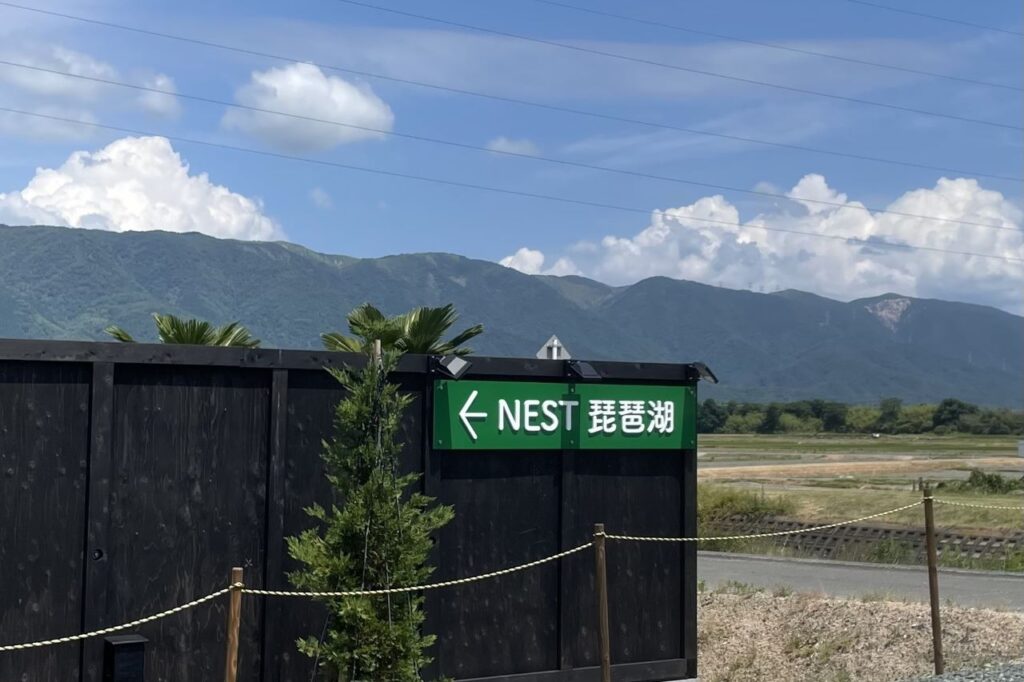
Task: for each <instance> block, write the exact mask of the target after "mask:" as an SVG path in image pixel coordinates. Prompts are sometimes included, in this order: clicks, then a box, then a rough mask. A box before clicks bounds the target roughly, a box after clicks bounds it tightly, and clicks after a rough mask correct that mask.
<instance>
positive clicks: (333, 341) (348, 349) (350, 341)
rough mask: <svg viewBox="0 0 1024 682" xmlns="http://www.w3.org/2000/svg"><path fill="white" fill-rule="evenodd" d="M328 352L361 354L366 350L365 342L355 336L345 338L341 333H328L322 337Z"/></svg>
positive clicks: (321, 339)
mask: <svg viewBox="0 0 1024 682" xmlns="http://www.w3.org/2000/svg"><path fill="white" fill-rule="evenodd" d="M320 341H322V342H323V344H324V348H326V349H327V350H333V351H340V352H343V353H361V352H363V350H364V349H365V347H366V346H365V341H363V340H362V339H358V338H355V337H353V336H345V335H344V334H342V333H341V332H326V333H324V334H321V335H320Z"/></svg>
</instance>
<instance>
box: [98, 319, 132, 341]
mask: <svg viewBox="0 0 1024 682" xmlns="http://www.w3.org/2000/svg"><path fill="white" fill-rule="evenodd" d="M103 333H104V334H109V335H110V336H113V337H114V339H116V340H117V341H120V342H121V343H135V338H134V337H133V336H132V335H131V334H129V333H128V332H126V331H125V330H124V329H122V328H121V327H118V326H117V325H116V324H112V325H110V326H109V327H107V328H106V329H104V330H103Z"/></svg>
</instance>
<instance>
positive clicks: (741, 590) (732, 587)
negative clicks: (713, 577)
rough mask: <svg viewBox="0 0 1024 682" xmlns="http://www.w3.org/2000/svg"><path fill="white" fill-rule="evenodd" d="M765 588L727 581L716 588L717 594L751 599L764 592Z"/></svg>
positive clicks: (737, 581) (736, 581)
mask: <svg viewBox="0 0 1024 682" xmlns="http://www.w3.org/2000/svg"><path fill="white" fill-rule="evenodd" d="M763 591H764V588H761V587H758V586H757V585H751V584H750V583H744V582H740V581H739V580H726V581H725V582H724V583H722V584H721V585H719V586H718V587H716V588H715V590H714V593H715V594H735V595H739V596H741V597H749V596H751V595H754V594H757V593H758V592H763Z"/></svg>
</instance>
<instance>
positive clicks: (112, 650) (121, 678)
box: [103, 635, 149, 682]
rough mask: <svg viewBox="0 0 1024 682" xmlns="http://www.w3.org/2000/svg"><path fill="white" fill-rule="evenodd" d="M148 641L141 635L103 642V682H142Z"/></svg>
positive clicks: (122, 636)
mask: <svg viewBox="0 0 1024 682" xmlns="http://www.w3.org/2000/svg"><path fill="white" fill-rule="evenodd" d="M148 641H149V640H148V639H146V638H145V637H143V636H141V635H114V636H113V637H107V638H106V639H105V640H103V642H104V643H103V682H143V675H144V674H145V665H146V643H147V642H148Z"/></svg>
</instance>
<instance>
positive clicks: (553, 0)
mask: <svg viewBox="0 0 1024 682" xmlns="http://www.w3.org/2000/svg"><path fill="white" fill-rule="evenodd" d="M533 2H536V3H539V4H541V5H550V6H552V7H561V8H563V9H568V10H573V11H574V12H586V13H587V14H593V15H596V16H601V17H608V18H611V19H619V20H621V21H628V22H631V23H634V24H643V25H645V26H656V27H658V28H665V29H669V30H672V31H679V32H681V33H689V34H691V35H698V36H706V37H709V38H718V39H721V40H731V41H734V42H737V43H746V44H747V45H757V46H759V47H768V48H771V49H773V50H785V51H786V52H794V53H796V54H804V55H809V56H812V57H823V58H825V59H833V60H836V61H840V62H847V63H850V64H860V65H861V66H873V67H877V68H879V69H889V70H891V71H902V72H904V73H912V74H916V75H918V76H929V77H932V78H943V79H946V80H951V81H959V82H961V83H971V84H972V85H984V86H987V87H990V88H1003V89H1005V90H1017V91H1024V88H1021V87H1018V86H1016V85H1006V84H1005V83H993V82H992V81H983V80H976V79H974V78H964V77H962V76H954V75H952V74H948V73H937V72H935V71H925V70H923V69H913V68H910V67H906V66H897V65H895V64H885V63H883V62H873V61H868V60H867V59H858V58H856V57H844V56H843V55H838V54H832V53H830V52H818V51H816V50H808V49H805V48H801V47H793V46H791V45H782V44H780V43H766V42H762V41H760V40H751V39H750V38H740V37H738V36H733V35H727V34H724V33H715V32H713V31H704V30H700V29H695V28H690V27H689V26H680V25H679V24H667V23H664V22H660V21H652V20H649V19H642V18H640V17H634V16H628V15H625V14H616V13H614V12H604V11H602V10H598V9H593V8H591V7H584V6H582V5H573V4H570V3H568V2H559V1H558V0H533Z"/></svg>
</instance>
